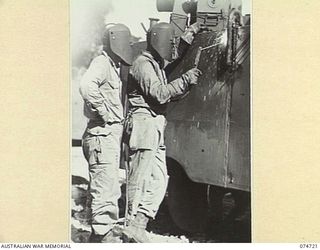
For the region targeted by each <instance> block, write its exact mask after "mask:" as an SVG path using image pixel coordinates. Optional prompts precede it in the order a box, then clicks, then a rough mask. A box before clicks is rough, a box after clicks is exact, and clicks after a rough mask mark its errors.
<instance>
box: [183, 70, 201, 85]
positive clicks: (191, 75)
mask: <svg viewBox="0 0 320 250" xmlns="http://www.w3.org/2000/svg"><path fill="white" fill-rule="evenodd" d="M183 75H184V77H185V79H186V82H187V83H188V84H189V85H196V84H198V78H199V76H201V75H202V72H201V70H199V69H197V68H192V69H190V70H188V71H187V72H186V73H184V74H183Z"/></svg>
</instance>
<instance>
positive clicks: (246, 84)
mask: <svg viewBox="0 0 320 250" xmlns="http://www.w3.org/2000/svg"><path fill="white" fill-rule="evenodd" d="M215 38H216V35H215V33H213V32H211V33H203V34H199V35H198V36H197V37H196V39H195V41H194V43H193V45H192V47H191V48H190V49H189V51H188V54H187V55H186V56H185V58H184V59H183V60H182V61H181V62H180V64H179V65H178V66H177V68H176V69H175V70H174V71H173V72H172V74H171V75H170V77H169V79H174V78H176V77H178V76H180V75H181V74H182V73H183V72H185V71H187V70H188V69H190V68H191V67H192V66H193V65H194V60H195V58H196V54H197V52H198V48H199V46H201V47H206V46H209V45H210V44H214V43H215ZM249 41H250V39H249V29H248V28H247V27H245V28H241V31H240V36H239V40H238V43H237V51H238V54H237V60H236V61H237V62H238V63H241V66H240V67H239V68H238V70H237V71H236V72H235V73H229V72H227V71H226V70H225V65H224V64H223V62H222V61H223V59H224V57H223V53H224V50H223V48H222V51H221V48H219V47H212V48H210V49H208V50H204V51H202V53H201V56H200V60H199V68H200V70H201V71H202V72H203V75H202V76H201V77H200V78H199V84H198V86H195V87H194V88H193V89H191V91H190V93H189V94H188V95H187V96H186V97H185V98H184V99H182V100H180V101H178V102H174V103H171V104H169V106H168V114H167V119H168V125H167V128H166V134H165V135H166V136H165V139H166V145H167V156H168V157H169V158H172V159H174V160H176V161H177V162H178V163H179V164H180V165H181V166H182V167H183V168H184V170H185V172H186V173H187V175H188V176H189V178H190V179H191V180H193V181H195V182H200V183H206V184H211V185H216V186H221V187H226V188H234V189H239V190H244V191H250V61H249V59H250V56H249V55H250V42H249ZM221 53H222V54H221ZM220 54H221V55H220ZM217 72H219V75H218V76H217Z"/></svg>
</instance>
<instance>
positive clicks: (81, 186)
mask: <svg viewBox="0 0 320 250" xmlns="http://www.w3.org/2000/svg"><path fill="white" fill-rule="evenodd" d="M72 182H73V184H72V200H71V202H72V218H71V239H72V241H73V242H76V243H81V242H87V240H88V237H89V235H90V232H91V231H90V230H91V229H90V225H89V218H90V209H89V202H90V199H88V191H87V188H88V183H87V181H86V180H84V179H83V178H79V177H73V178H72ZM122 190H123V191H124V190H125V188H124V185H122ZM123 194H124V192H123ZM124 207H125V198H124V195H123V196H122V197H121V199H120V200H119V208H120V218H123V217H124ZM233 208H234V200H233V198H232V196H231V195H230V194H227V195H226V196H225V198H224V199H223V218H222V220H220V221H212V222H211V223H208V224H209V225H208V226H207V227H206V228H207V229H206V230H205V231H204V232H197V233H188V232H185V231H183V230H181V229H180V228H179V227H178V226H176V225H175V223H174V222H173V220H172V218H171V216H170V213H169V209H168V205H167V199H166V198H165V200H164V201H163V202H162V204H161V207H160V209H159V212H158V214H157V217H156V218H155V220H153V221H150V222H149V224H148V227H147V231H148V232H149V233H148V237H149V239H150V241H151V242H154V243H162V242H169V243H215V242H251V225H250V224H251V214H250V207H246V209H244V211H242V212H241V213H240V214H237V215H236V216H231V214H233V212H234V211H233ZM120 223H121V221H120Z"/></svg>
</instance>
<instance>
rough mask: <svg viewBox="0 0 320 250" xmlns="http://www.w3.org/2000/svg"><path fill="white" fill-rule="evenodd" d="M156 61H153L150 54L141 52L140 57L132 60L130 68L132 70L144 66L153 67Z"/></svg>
mask: <svg viewBox="0 0 320 250" xmlns="http://www.w3.org/2000/svg"><path fill="white" fill-rule="evenodd" d="M155 63H156V61H155V60H154V59H153V57H152V56H151V54H150V53H148V52H145V51H144V52H142V53H141V54H140V55H138V56H137V58H136V59H135V60H134V62H133V64H132V66H133V67H134V68H136V67H139V68H140V67H142V66H146V65H153V64H155Z"/></svg>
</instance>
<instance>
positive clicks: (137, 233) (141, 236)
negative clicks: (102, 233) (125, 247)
mask: <svg viewBox="0 0 320 250" xmlns="http://www.w3.org/2000/svg"><path fill="white" fill-rule="evenodd" d="M148 220H149V218H148V217H147V216H146V215H144V214H143V213H137V215H136V217H135V218H134V219H133V220H131V221H129V225H128V226H127V227H125V228H124V229H123V232H122V233H123V239H124V241H125V242H128V243H130V242H135V243H148V242H150V240H149V239H148V236H147V232H146V227H147V223H148Z"/></svg>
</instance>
